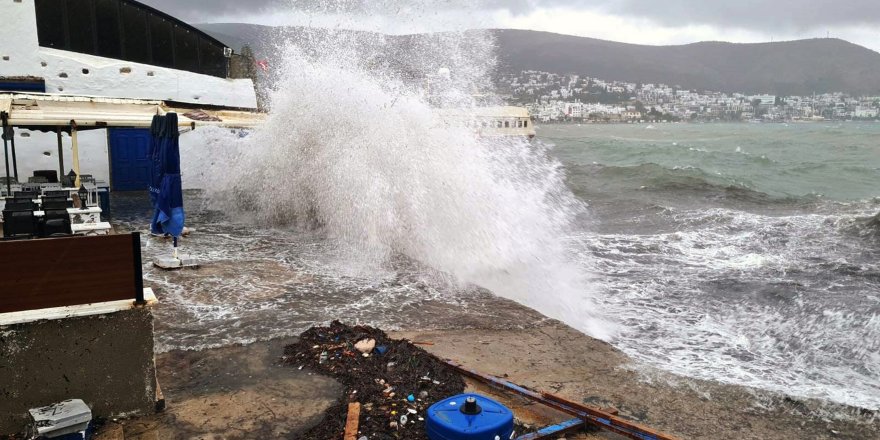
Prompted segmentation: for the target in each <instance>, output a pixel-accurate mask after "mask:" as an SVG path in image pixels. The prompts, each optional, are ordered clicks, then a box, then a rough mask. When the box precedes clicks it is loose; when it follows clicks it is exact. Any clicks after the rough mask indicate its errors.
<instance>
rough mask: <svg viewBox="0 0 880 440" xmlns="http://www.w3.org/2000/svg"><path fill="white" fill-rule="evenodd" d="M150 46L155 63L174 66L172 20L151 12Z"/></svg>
mask: <svg viewBox="0 0 880 440" xmlns="http://www.w3.org/2000/svg"><path fill="white" fill-rule="evenodd" d="M148 20H149V23H150V48H151V49H152V52H153V64H155V65H157V66H162V67H172V68H173V67H174V33H173V32H174V25H172V24H171V22H170V21H168V20H166V19H164V18H162V17H160V16H158V15H155V14H150V15H149V17H148Z"/></svg>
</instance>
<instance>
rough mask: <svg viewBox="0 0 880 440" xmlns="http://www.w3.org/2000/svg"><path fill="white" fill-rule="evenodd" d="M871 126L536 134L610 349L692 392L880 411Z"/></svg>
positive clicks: (878, 151) (879, 148)
mask: <svg viewBox="0 0 880 440" xmlns="http://www.w3.org/2000/svg"><path fill="white" fill-rule="evenodd" d="M878 135H880V124H840V125H826V124H791V125H786V124H737V125H726V124H720V125H658V126H656V127H654V128H646V126H645V125H619V126H592V125H591V126H573V125H568V126H544V127H541V128H540V130H539V137H540V139H542V140H543V141H544V142H548V143H552V144H554V145H555V149H554V150H553V154H554V155H556V156H557V157H558V158H560V160H562V161H563V163H564V164H565V167H566V170H567V172H568V183H569V185H570V187H571V188H572V189H573V190H574V192H575V194H577V196H578V197H579V198H581V199H582V200H584V201H586V202H587V203H589V204H590V212H591V213H592V214H593V215H594V219H593V220H594V221H593V222H592V223H590V224H589V225H588V226H586V227H585V228H584V231H583V232H582V233H581V234H577V235H575V236H573V237H571V246H572V249H573V251H574V252H576V253H578V254H579V255H580V258H579V261H580V262H581V264H582V265H583V267H584V268H585V270H589V271H592V272H593V273H595V274H596V278H595V279H594V282H595V283H597V284H598V285H599V289H600V291H601V292H602V294H601V295H600V298H602V303H601V307H603V309H604V312H605V313H607V314H609V315H611V316H614V317H615V318H616V319H618V320H619V322H621V323H622V324H623V330H622V332H621V334H620V335H619V336H618V338H617V339H615V340H614V344H615V346H617V347H619V348H621V349H622V350H623V351H625V352H626V353H627V354H629V355H630V356H631V357H633V358H635V359H638V360H641V361H644V362H646V363H648V364H651V365H655V366H658V367H660V368H662V369H665V370H669V371H673V372H676V373H679V374H683V375H685V376H690V377H699V378H704V379H714V380H719V381H721V382H725V383H734V384H744V385H749V386H754V387H758V388H763V389H771V390H776V391H781V392H785V393H791V394H795V395H800V396H810V397H819V398H824V399H829V400H831V401H835V402H839V403H847V404H851V405H858V406H863V407H867V408H875V409H876V408H877V407H878V406H880V261H878V257H880V228H878V226H877V225H876V224H871V221H872V217H873V216H875V215H877V214H878V212H880V198H877V197H878V196H880V190H878V184H880V143H878V142H877V139H878Z"/></svg>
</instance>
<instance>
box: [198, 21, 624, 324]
mask: <svg viewBox="0 0 880 440" xmlns="http://www.w3.org/2000/svg"><path fill="white" fill-rule="evenodd" d="M290 43H291V44H287V45H286V47H284V48H283V52H280V53H283V57H279V58H278V59H276V60H275V70H276V73H277V78H276V81H275V84H276V86H275V90H273V91H272V92H271V108H272V110H271V112H270V115H269V118H268V121H267V123H266V124H265V125H264V126H263V127H262V128H260V129H258V130H256V131H255V132H254V133H252V134H251V135H250V136H248V137H246V138H244V139H240V140H237V141H234V142H232V141H220V140H218V141H217V142H215V143H214V144H213V150H212V151H211V155H210V156H211V157H213V158H214V159H212V162H211V163H208V161H206V160H201V161H199V167H201V168H202V169H203V170H210V171H208V172H206V173H203V175H205V176H215V177H209V178H208V179H209V181H208V182H206V185H205V186H206V188H207V189H208V191H207V193H208V194H207V195H208V197H209V198H210V199H211V200H212V202H213V203H218V204H221V205H224V206H226V207H227V208H229V209H234V210H237V211H238V212H240V213H246V214H248V215H250V216H252V218H253V219H254V220H256V221H259V222H262V223H263V224H267V225H272V226H289V227H310V228H311V227H317V228H319V229H320V230H321V231H322V232H324V233H325V234H326V235H327V236H328V238H330V239H333V240H339V241H340V242H341V243H344V245H345V246H347V247H348V248H350V249H351V250H352V254H353V255H354V257H355V259H356V261H357V262H358V263H359V264H360V265H361V266H362V267H361V268H362V269H365V270H376V271H380V270H381V269H382V267H387V264H388V262H389V261H391V259H392V258H394V257H396V256H400V255H403V256H406V257H407V258H409V259H412V260H415V261H418V262H420V263H421V264H422V265H425V266H428V267H430V268H432V269H433V270H434V271H437V272H439V273H442V274H444V275H445V276H447V279H445V282H449V281H453V282H454V283H472V284H476V285H479V286H482V287H485V288H488V289H490V290H492V291H493V292H494V293H496V294H498V295H500V296H503V297H506V298H509V299H512V300H515V301H517V302H520V303H522V304H525V305H527V306H530V307H532V308H535V309H536V310H538V311H540V312H542V313H544V314H545V315H547V316H549V317H552V318H556V319H560V320H562V321H564V322H566V323H568V324H570V325H572V326H574V327H576V328H578V329H580V330H582V331H584V332H586V333H588V334H591V335H593V336H596V337H600V338H605V339H608V338H610V337H612V335H613V333H614V326H613V325H612V324H610V323H608V322H606V321H604V320H603V319H601V318H599V313H598V312H599V311H598V310H596V309H595V306H594V301H592V299H591V298H592V294H593V293H592V289H591V288H590V284H589V279H588V278H589V277H588V275H587V274H585V273H584V272H583V271H582V269H578V268H577V266H576V265H575V264H573V262H572V260H571V258H570V257H569V255H568V253H567V250H566V246H565V237H566V236H567V235H568V234H569V232H570V231H571V228H572V226H573V222H574V221H575V219H576V217H577V216H578V215H581V214H583V213H584V212H585V207H584V206H583V205H582V204H581V203H580V202H579V201H577V199H576V198H575V197H574V196H573V195H572V194H571V193H570V191H569V190H568V189H567V187H566V185H565V183H564V175H563V172H562V169H561V165H560V164H559V163H558V162H556V161H555V160H553V159H551V158H549V157H548V156H547V154H546V151H545V150H544V149H543V147H542V146H540V145H531V144H529V143H528V142H526V141H524V140H506V141H490V140H487V139H480V138H478V137H476V136H475V135H474V133H473V132H471V131H470V130H469V129H467V128H466V127H464V126H456V125H454V124H449V123H447V122H446V121H444V120H443V119H441V118H440V117H438V115H437V112H436V109H435V108H434V107H432V105H429V104H428V101H429V98H430V100H432V102H436V101H437V100H438V99H437V98H438V97H439V98H440V99H439V101H441V102H444V103H447V104H450V103H451V104H452V105H454V106H456V107H457V108H461V109H463V110H462V111H465V112H466V111H467V108H469V107H472V106H473V105H474V103H473V100H472V99H471V96H472V95H473V94H474V93H486V92H487V89H488V87H487V84H488V83H489V81H488V78H489V74H490V73H491V69H492V68H493V67H494V61H493V56H492V55H493V49H494V48H493V41H492V39H491V37H490V35H489V34H488V33H483V32H474V31H469V32H461V33H447V34H440V35H434V36H426V37H415V36H407V37H396V38H394V39H393V40H392V39H390V38H389V37H384V36H381V35H378V34H366V33H348V32H330V31H320V32H308V31H306V32H302V31H300V33H298V34H297V35H296V36H295V38H294V39H293V41H291V42H290ZM441 68H445V69H448V71H449V72H450V75H449V77H448V78H444V79H443V81H439V82H438V81H434V82H433V83H431V84H430V85H429V87H426V86H425V84H426V83H425V81H423V80H422V79H420V78H424V77H425V75H427V74H429V73H432V72H437V70H438V69H441ZM407 77H408V78H407ZM428 88H430V90H429V93H430V97H429V96H428V95H427V94H426V89H428ZM349 263H351V262H346V264H349ZM428 272H432V273H435V272H433V271H428ZM425 276H426V277H429V275H428V274H427V273H426V275H425ZM449 277H451V280H450V279H449ZM431 278H432V280H433V281H437V280H436V278H437V277H436V273H435V276H431Z"/></svg>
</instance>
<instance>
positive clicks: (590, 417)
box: [446, 361, 678, 440]
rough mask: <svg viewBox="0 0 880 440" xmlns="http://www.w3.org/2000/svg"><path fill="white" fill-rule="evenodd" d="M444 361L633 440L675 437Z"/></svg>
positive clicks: (492, 383) (674, 439)
mask: <svg viewBox="0 0 880 440" xmlns="http://www.w3.org/2000/svg"><path fill="white" fill-rule="evenodd" d="M446 363H447V364H449V365H450V366H451V367H452V368H454V369H456V370H457V371H458V372H459V373H461V374H462V375H464V376H467V377H470V378H473V379H476V380H478V381H480V382H483V383H485V384H487V385H490V386H492V387H495V388H499V389H502V390H506V391H512V392H514V393H516V394H519V395H521V396H523V397H525V398H527V399H530V400H534V401H536V402H538V403H541V404H543V405H546V406H549V407H551V408H553V409H556V410H559V411H562V412H564V413H566V414H570V415H573V416H575V417H577V418H579V419H580V420H583V421H584V422H585V423H590V424H592V425H595V426H598V427H599V428H602V429H605V430H608V431H611V432H614V433H617V434H620V435H623V436H625V437H629V438H632V439H637V440H678V438H677V437H673V436H671V435H669V434H664V433H661V432H659V431H655V430H653V429H651V428H648V427H645V426H642V425H639V424H636V423H632V422H630V421H628V420H625V419H622V418H620V417H617V416H615V415H614V414H611V413H609V412H606V411H603V410H601V409H599V408H593V407H590V406H586V405H581V404H579V403H575V402H571V401H569V400H566V399H563V398H561V397H559V396H555V395H553V394H549V393H539V392H535V391H532V390H530V389H527V388H524V387H521V386H519V385H517V384H515V383H512V382H508V381H506V380H504V379H500V378H497V377H495V376H489V375H486V374H482V373H479V372H477V371H474V370H470V369H468V368H465V367H463V366H461V365H459V364H457V363H454V362H452V361H446ZM568 428H573V426H570V427H568ZM568 428H566V429H568ZM536 434H537V433H536ZM556 434H559V432H556ZM541 437H543V435H542V436H538V437H528V438H530V439H536V438H541Z"/></svg>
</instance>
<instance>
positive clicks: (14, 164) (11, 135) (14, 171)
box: [9, 129, 18, 180]
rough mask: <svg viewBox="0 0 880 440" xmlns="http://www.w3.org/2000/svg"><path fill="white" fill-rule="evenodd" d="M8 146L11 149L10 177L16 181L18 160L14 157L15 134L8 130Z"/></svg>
mask: <svg viewBox="0 0 880 440" xmlns="http://www.w3.org/2000/svg"><path fill="white" fill-rule="evenodd" d="M9 145H10V146H11V147H12V175H13V176H15V180H18V158H16V157H15V132H13V131H12V129H10V130H9Z"/></svg>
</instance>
